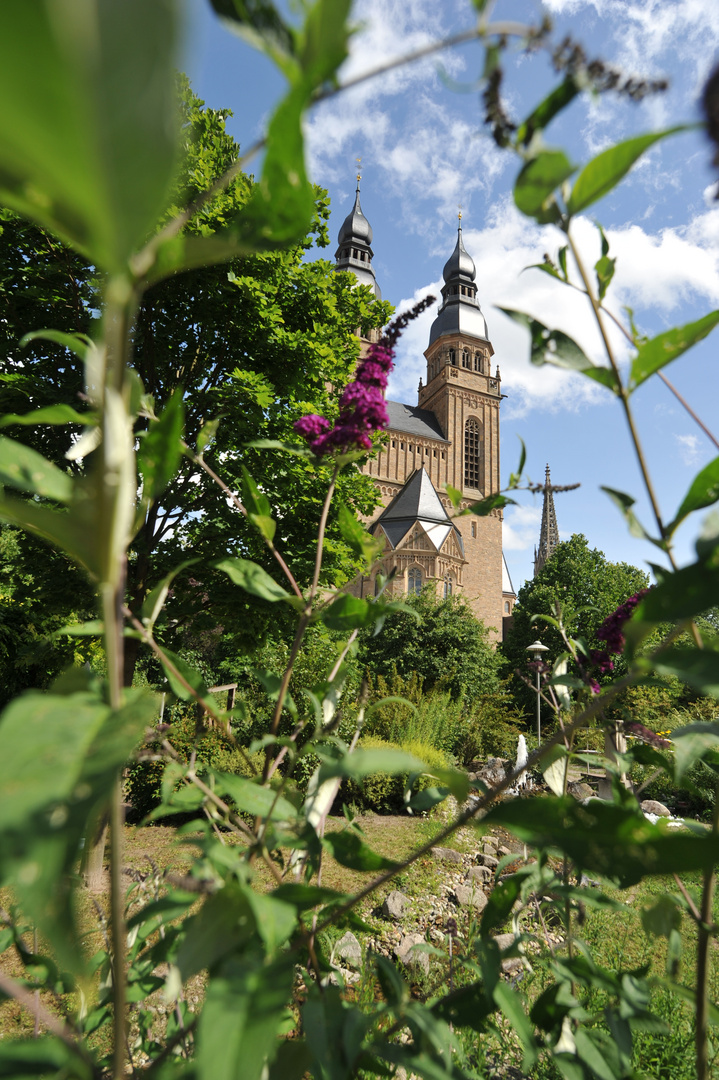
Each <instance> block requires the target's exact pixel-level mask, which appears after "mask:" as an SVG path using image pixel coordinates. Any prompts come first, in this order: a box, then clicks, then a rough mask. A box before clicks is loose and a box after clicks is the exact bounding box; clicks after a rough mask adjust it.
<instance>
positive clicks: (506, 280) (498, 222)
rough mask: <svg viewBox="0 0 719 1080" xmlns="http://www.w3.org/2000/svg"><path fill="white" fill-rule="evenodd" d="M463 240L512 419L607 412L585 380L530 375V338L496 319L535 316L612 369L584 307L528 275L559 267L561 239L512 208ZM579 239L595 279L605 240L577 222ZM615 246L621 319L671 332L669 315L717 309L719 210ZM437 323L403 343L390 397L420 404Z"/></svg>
mask: <svg viewBox="0 0 719 1080" xmlns="http://www.w3.org/2000/svg"><path fill="white" fill-rule="evenodd" d="M463 235H464V242H465V245H466V247H467V249H468V251H469V252H470V254H471V255H472V256H473V258H474V260H475V264H476V267H477V279H476V280H477V285H478V290H479V299H480V303H481V305H482V310H483V312H484V314H485V317H486V319H487V323H488V328H489V336H490V340H491V341H492V344H493V346H494V349H495V361H496V362H497V363H498V364H499V367H500V372H501V376H502V390H503V392H504V393H506V394H507V395H508V400H507V402H506V403H505V405H504V416H505V417H507V418H511V417H517V416H522V415H524V414H526V413H527V412H529V411H530V410H531V409H536V408H541V409H545V410H550V411H556V410H558V409H578V408H581V407H584V406H586V405H590V404H594V403H599V402H602V403H606V402H607V401H608V400H609V398H608V395H607V393H606V391H605V390H603V389H602V388H601V387H599V386H598V385H597V384H596V383H594V382H592V381H590V380H588V379H587V378H586V377H584V376H581V375H577V374H573V373H571V372H567V371H562V370H559V369H557V368H555V367H550V366H549V365H545V366H543V367H535V366H534V365H532V364H531V363H530V361H529V335H528V333H527V331H526V330H525V329H524V328H523V327H520V326H518V325H517V324H516V323H514V322H512V321H511V320H510V319H509V318H508V317H507V316H505V315H504V314H502V313H501V312H500V311H498V310H496V309H497V308H499V307H506V308H515V309H518V310H521V311H526V312H528V313H529V314H530V315H532V316H533V317H534V318H536V319H538V320H539V321H540V322H542V323H544V324H545V325H547V326H550V327H552V328H556V329H560V330H563V331H564V332H565V333H567V334H569V335H570V337H572V338H574V340H575V341H577V343H578V344H579V345H580V346H581V347H582V349H583V350H584V352H585V353H586V355H587V356H589V357H590V358H591V359H592V360H593V361H594V362H595V363H597V364H602V365H605V366H606V363H607V360H606V354H605V352H604V348H603V345H602V340H601V337H600V334H599V331H598V328H597V326H596V323H595V321H594V318H593V315H592V313H591V310H590V309H589V304H588V301H587V300H586V298H585V297H584V296H582V295H580V294H579V293H578V292H577V291H576V290H571V289H569V288H568V287H567V286H565V285H562V284H560V283H559V282H557V281H556V280H554V279H553V278H551V277H550V276H549V275H548V274H544V273H543V272H542V271H539V270H528V271H526V272H525V273H523V272H522V271H523V270H524V268H525V267H527V266H529V265H531V264H534V263H541V262H542V260H543V255H544V253H545V252H549V254H550V255H551V256H552V258H556V250H557V247H558V246H559V244H561V242H562V240H563V237H562V235H561V234H560V233H559V232H558V231H555V230H552V229H543V228H540V227H539V226H536V225H534V223H533V222H531V221H528V220H527V219H526V218H523V217H522V216H521V215H520V214H519V213H518V212H517V210H516V209H515V208H514V206H513V204H512V202H511V200H510V199H509V198H507V199H505V200H504V201H503V202H501V203H499V204H497V205H496V206H495V207H494V209H493V210H492V211H491V213H490V215H489V219H488V223H487V226H486V227H485V228H484V229H469V230H466V229H465V230H464V234H463ZM575 236H576V242H577V245H578V248H579V250H580V252H582V255H583V259H584V261H585V264H586V267H587V269H588V272H589V273H590V274H591V273H592V270H591V268H592V267H593V265H594V263H595V261H596V260H597V258H598V257H599V254H600V248H599V236H598V233H597V230H596V228H595V227H594V225H593V224H592V223H591V222H590V221H589V220H587V219H585V218H579V219H578V220H577V221H576V222H575ZM607 236H608V239H609V241H610V245H611V249H610V251H611V254H612V255H613V256H616V257H617V269H616V274H615V278H614V281H613V282H612V284H611V286H610V288H609V291H608V293H607V297H606V303H607V306H608V307H609V308H610V310H612V311H614V312H616V313H617V314H618V315H619V314H621V310H622V307H623V306H624V305H628V306H629V307H632V308H633V309H635V312H636V315H637V319H638V320H639V323H640V325H641V323H642V321H646V320H647V319H648V320H650V321H651V322H654V323H656V322H657V321H659V322H660V323H662V324H666V323H667V320H666V318H665V315H667V314H668V315H669V317H670V318H671V313H672V312H673V311H674V310H675V309H676V308H677V307H679V306H680V305H681V304H682V303H684V302H686V301H687V300H696V299H697V298H700V299H706V300H708V301H709V302H710V303H712V304H714V305H717V304H719V245H717V246H714V244H715V238H717V239H719V209H715V210H710V211H707V212H706V213H705V214H702V215H700V216H699V217H697V218H695V219H694V220H693V221H692V222H690V223H689V225H687V226H686V227H685V228H683V229H664V230H662V231H661V232H659V233H658V234H653V233H651V232H649V231H647V230H645V229H643V228H642V227H641V226H639V225H631V226H627V227H626V228H620V229H610V230H608V231H607ZM446 254H447V256H448V255H449V251H447V253H446ZM568 261H569V263H570V280H571V279H573V280H575V281H576V280H578V277H577V274H576V271H572V270H571V257H570V258H569V259H568ZM440 287H441V281H434V282H432V283H429V284H428V285H427V286H423V287H422V288H420V289H417V290H416V291H415V293H414V295H413V296H412V297H411V298H408V299H406V300H403V301H401V303H400V304H399V305H398V308H399V309H400V310H406V309H407V308H409V307H411V306H412V305H413V304H414V303H416V302H417V300H419V299H420V298H422V297H424V296H426V295H427V293H428V292H432V293H433V294H434V295H435V296H437V297H439V295H440ZM435 314H436V308H433V309H432V310H430V311H428V312H425V313H424V314H423V315H422V316H421V317H420V318H419V319H417V320H416V321H415V322H414V323H412V324H410V326H409V327H408V329H407V331H406V332H405V334H404V336H403V338H402V339H401V341H400V344H399V347H398V351H397V368H396V371H395V373H394V375H393V376H392V382H391V385H390V396H391V397H393V398H398V399H399V400H402V401H407V402H414V401H416V390H417V384H418V381H419V379H420V378H423V379H424V378H425V377H426V361H425V359H424V356H423V353H424V350H425V349H426V347H427V342H428V340H429V329H430V326H431V323H432V320H433V319H434V317H435ZM606 326H607V332H608V336H609V340H610V343H611V346H612V348H613V351H614V355H615V357H616V358H617V360H618V361H619V363H620V364H623V363H625V362H626V360H627V358H628V356H629V355H630V352H629V345H628V342H627V340H626V338H624V337H623V336H622V334H621V332H620V331H619V330H618V329H617V327H616V326H614V325H613V324H612V323H611V322H607V324H606Z"/></svg>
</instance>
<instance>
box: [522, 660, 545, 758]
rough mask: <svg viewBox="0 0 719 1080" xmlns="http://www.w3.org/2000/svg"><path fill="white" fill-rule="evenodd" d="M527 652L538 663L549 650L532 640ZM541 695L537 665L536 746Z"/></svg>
mask: <svg viewBox="0 0 719 1080" xmlns="http://www.w3.org/2000/svg"><path fill="white" fill-rule="evenodd" d="M527 652H528V653H531V654H532V660H534V662H535V663H538V662H539V661H540V660H541V659H542V653H545V652H549V649H548V648H547V646H546V645H542V642H541V641H533V642H532V644H531V645H528V646H527ZM540 700H541V695H540V692H539V667H537V746H539V745H540V744H541V742H542V726H541V720H540V717H539V703H540Z"/></svg>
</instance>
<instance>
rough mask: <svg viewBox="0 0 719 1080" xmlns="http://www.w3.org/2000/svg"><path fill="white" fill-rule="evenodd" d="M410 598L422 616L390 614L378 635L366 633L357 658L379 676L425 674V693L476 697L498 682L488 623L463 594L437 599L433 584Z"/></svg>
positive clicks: (418, 613)
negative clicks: (478, 614) (484, 621)
mask: <svg viewBox="0 0 719 1080" xmlns="http://www.w3.org/2000/svg"><path fill="white" fill-rule="evenodd" d="M407 603H408V604H409V606H410V607H411V608H413V609H414V611H415V612H416V613H417V615H418V619H417V620H415V619H413V618H408V617H407V615H405V614H394V615H390V616H388V618H387V620H386V622H385V624H384V628H383V630H382V632H381V633H380V634H378V635H377V636H376V637H373V636H371V635H370V634H369V633H367V634H365V636H364V637H363V640H362V643H361V646H360V652H359V658H360V662H361V663H362V665H363V666H364V667H366V668H368V669H369V671H370V672H371V673H372V674H373V675H375V676H377V675H381V676H383V677H384V678H385V679H391V678H392V676H393V674H394V673H395V672H396V673H397V674H398V675H399V676H401V678H402V679H404V680H409V679H411V678H412V676H419V677H420V678H421V679H422V688H423V691H424V692H426V693H430V692H432V691H433V690H444V691H448V692H449V693H450V695H451V697H452V699H453V700H457V699H459V698H460V697H461V698H464V699H465V700H466V701H468V702H469V701H473V700H475V699H476V698H478V697H479V696H480V695H482V694H486V693H491V692H492V691H494V690H496V689H497V688H498V686H499V663H498V658H497V654H496V652H495V650H494V649H493V648H492V646H491V645H490V643H489V640H488V635H487V629H486V627H485V626H484V625H483V623H481V622H480V621H479V620H478V619H477V618H476V617H475V616H474V614H473V612H472V610H471V609H470V608H469V607H468V605H467V604H465V603H464V601H463V600H462V599H461V598H459V597H454V596H450V597H447V598H446V599H444V600H439V599H438V598H437V597H436V596H435V595H434V593H433V592H432V590H431V589H430V588H426V589H424V590H423V591H422V593H421V594H420V595H419V596H413V597H410V598H408V601H407Z"/></svg>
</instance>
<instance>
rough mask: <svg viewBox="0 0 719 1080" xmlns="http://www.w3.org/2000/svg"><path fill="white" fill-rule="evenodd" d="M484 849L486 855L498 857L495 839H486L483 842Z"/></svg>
mask: <svg viewBox="0 0 719 1080" xmlns="http://www.w3.org/2000/svg"><path fill="white" fill-rule="evenodd" d="M482 851H483V852H484V854H485V855H493V856H494V857H495V859H496V857H497V845H496V844H495V843H494V841H493V840H485V841H484V843H483V844H482Z"/></svg>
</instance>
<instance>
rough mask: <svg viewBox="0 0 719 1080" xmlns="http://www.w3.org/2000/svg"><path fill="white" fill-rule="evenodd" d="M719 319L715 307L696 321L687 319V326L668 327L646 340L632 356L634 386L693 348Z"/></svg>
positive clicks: (631, 387)
mask: <svg viewBox="0 0 719 1080" xmlns="http://www.w3.org/2000/svg"><path fill="white" fill-rule="evenodd" d="M717 323H719V311H712V312H710V313H709V314H708V315H704V316H703V317H702V318H701V319H697V320H696V322H691V323H687V324H686V326H676V327H674V328H673V329H672V330H666V331H665V332H664V333H663V334H659V335H657V337H655V338H652V339H651V340H650V341H645V342H643V343H642V344H641V345H640V346H639V350H638V352H637V355H636V356H635V357H634V359H633V360H632V367H631V373H630V382H629V388H630V390H636V388H637V387H638V386H641V384H642V383H643V382H645V380H646V379H648V378H649V377H650V375H654V373H655V372H657V371H661V369H662V368H663V367H666V366H667V364H671V362H672V360H676V358H677V357H678V356H681V355H682V353H685V352H686V351H687V349H691V347H692V345H696V343H697V342H698V341H702V340H703V339H704V338H705V337H707V335H708V334H710V333H711V331H712V330H713V329H714V327H715V326H716V325H717Z"/></svg>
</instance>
